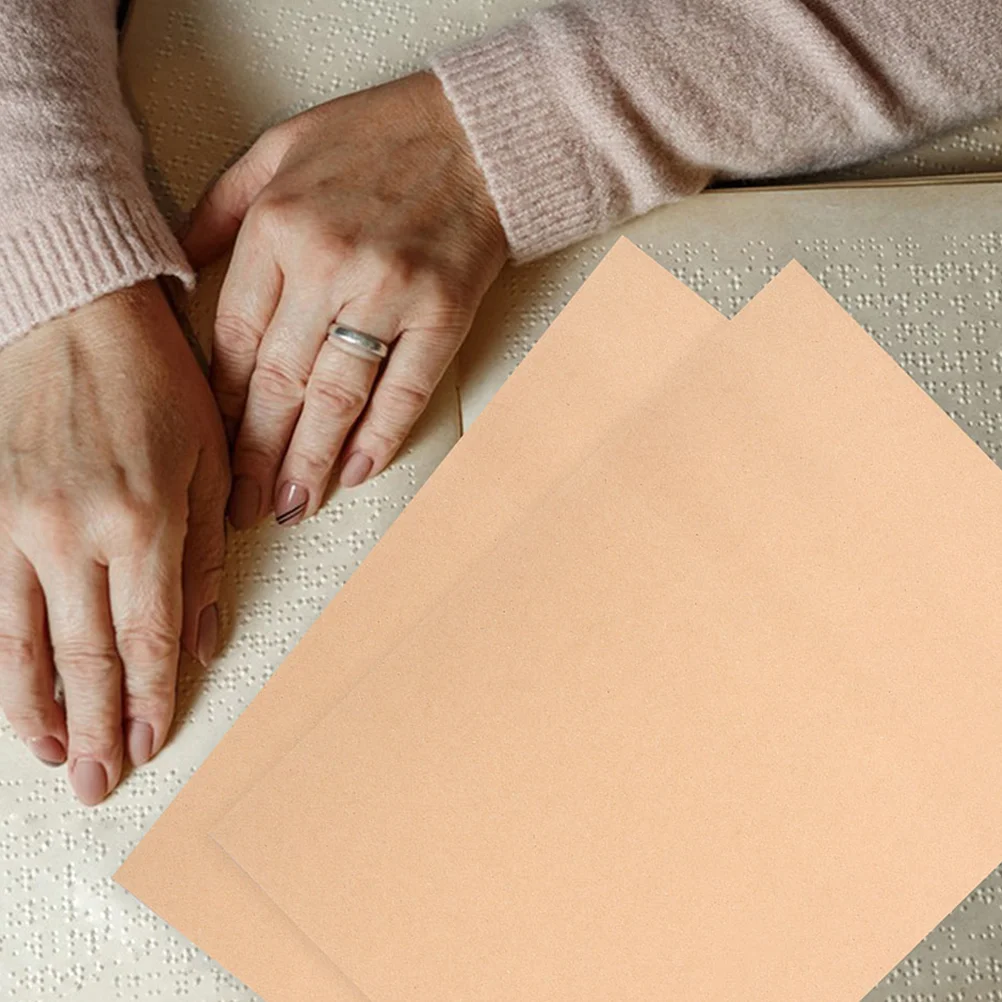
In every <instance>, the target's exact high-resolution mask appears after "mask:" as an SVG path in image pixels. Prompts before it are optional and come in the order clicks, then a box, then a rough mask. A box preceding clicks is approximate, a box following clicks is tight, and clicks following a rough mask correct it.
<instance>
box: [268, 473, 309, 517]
mask: <svg viewBox="0 0 1002 1002" xmlns="http://www.w3.org/2000/svg"><path fill="white" fill-rule="evenodd" d="M309 503H310V494H309V491H307V489H306V488H305V487H300V486H299V484H292V483H289V484H283V485H282V487H281V489H280V490H279V492H278V501H276V502H275V521H276V522H278V524H279V525H295V524H296V523H297V522H301V521H302V519H303V516H304V515H305V514H306V507H307V505H308V504H309Z"/></svg>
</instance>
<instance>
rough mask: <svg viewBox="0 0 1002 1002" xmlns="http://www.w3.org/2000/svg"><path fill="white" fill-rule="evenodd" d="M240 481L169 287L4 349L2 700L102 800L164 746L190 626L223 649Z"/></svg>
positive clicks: (16, 723) (196, 648)
mask: <svg viewBox="0 0 1002 1002" xmlns="http://www.w3.org/2000/svg"><path fill="white" fill-rule="evenodd" d="M228 488H229V478H228V474H227V469H226V443H225V439H224V436H223V429H222V426H221V424H220V421H219V416H218V414H217V413H216V409H215V407H214V404H213V400H212V395H211V393H210V391H209V388H208V385H207V383H206V381H205V379H204V377H203V376H202V373H201V371H200V370H199V367H198V364H197V362H196V361H195V358H194V356H193V354H192V352H191V349H190V348H189V347H188V345H187V343H186V342H185V340H184V337H183V335H182V333H181V331H180V329H179V328H178V326H177V323H176V321H175V320H174V317H173V316H172V314H171V312H170V309H169V307H168V305H167V303H166V301H165V300H164V297H163V295H162V294H161V292H160V290H159V289H158V287H157V286H156V285H155V284H153V283H146V284H144V285H141V286H137V287H136V288H134V289H129V290H126V291H124V292H119V293H115V294H113V295H110V296H106V297H104V298H103V299H100V300H98V301H97V302H95V303H92V304H91V305H89V306H86V307H84V308H82V309H80V310H77V311H76V312H74V313H72V314H71V315H69V316H67V317H64V318H62V319H59V320H55V321H53V322H51V323H48V324H46V325H44V326H42V327H39V328H36V329H35V330H34V331H32V332H31V333H30V334H28V335H27V336H26V337H25V338H23V339H22V340H21V341H19V342H16V343H15V344H13V345H11V346H10V347H8V348H5V349H4V350H3V351H2V352H0V581H2V582H3V586H2V589H0V704H2V706H3V709H4V711H5V713H6V715H7V718H8V720H9V721H10V723H11V725H12V726H13V727H14V729H15V731H16V732H17V733H18V735H19V736H20V737H22V738H23V739H24V740H25V741H26V742H27V743H28V744H29V746H30V747H31V748H32V750H33V751H34V752H35V754H36V755H37V756H38V757H39V758H41V759H42V760H43V761H45V762H48V763H50V764H53V765H58V764H60V763H61V762H63V761H68V764H69V776H70V781H71V783H72V785H73V788H74V790H75V791H76V793H77V795H78V796H79V797H80V799H81V800H83V801H84V802H85V803H88V804H95V803H97V802H98V801H100V800H102V799H103V798H104V797H105V796H106V795H107V794H108V793H109V792H110V791H111V790H112V789H113V788H114V787H115V785H116V784H117V783H118V780H119V778H120V775H121V770H122V759H123V751H124V749H125V748H127V750H128V753H129V756H130V758H131V760H132V762H133V763H134V764H137V765H139V764H142V763H143V762H146V761H147V760H148V759H149V758H151V757H152V756H153V755H154V754H156V752H157V751H158V750H159V748H160V747H161V745H162V744H163V742H164V740H165V738H166V737H167V732H168V729H169V728H170V723H171V718H172V716H173V713H174V689H175V679H176V674H177V663H178V650H179V640H180V639H181V638H183V641H184V645H185V647H186V648H187V649H188V650H189V651H191V652H192V653H193V654H194V655H195V656H196V657H198V658H199V659H200V660H201V661H203V662H204V661H206V660H207V659H208V657H209V656H210V655H211V654H212V652H213V649H214V647H215V643H216V630H217V614H216V609H215V601H216V595H217V590H218V585H219V572H220V568H221V566H222V561H223V546H224V530H223V515H224V508H225V504H226V495H227V492H228ZM54 672H58V673H59V676H60V677H61V679H62V682H63V689H64V695H65V712H64V710H63V707H62V706H61V705H60V704H59V703H58V702H57V701H56V698H55V695H54Z"/></svg>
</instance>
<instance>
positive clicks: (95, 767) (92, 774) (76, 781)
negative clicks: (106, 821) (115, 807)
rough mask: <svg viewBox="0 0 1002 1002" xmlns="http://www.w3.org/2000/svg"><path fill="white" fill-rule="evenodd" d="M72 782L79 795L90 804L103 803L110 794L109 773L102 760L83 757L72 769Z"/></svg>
mask: <svg viewBox="0 0 1002 1002" xmlns="http://www.w3.org/2000/svg"><path fill="white" fill-rule="evenodd" d="M70 782H71V783H72V784H73V789H74V790H75V791H76V794H77V796H78V797H79V798H80V799H81V800H82V801H83V802H84V803H85V804H87V805H88V806H91V807H92V806H93V805H94V804H99V803H101V801H102V800H104V798H105V797H106V796H107V795H108V774H107V773H106V772H105V771H104V766H103V765H101V763H100V762H95V761H94V760H93V759H91V758H81V759H78V760H77V763H76V765H74V766H73V768H72V769H71V770H70Z"/></svg>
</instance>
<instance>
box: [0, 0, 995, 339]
mask: <svg viewBox="0 0 1002 1002" xmlns="http://www.w3.org/2000/svg"><path fill="white" fill-rule="evenodd" d="M163 2H164V3H169V2H171V0H163ZM114 7H115V0H0V136H2V139H3V141H2V144H0V345H2V344H4V343H7V342H9V341H11V340H13V339H14V338H16V337H18V336H19V335H21V334H23V333H25V332H26V331H28V330H29V329H30V328H31V327H33V326H34V325H36V324H38V323H41V322H43V321H45V320H47V319H49V318H51V317H53V316H56V315H58V314H60V313H64V312H65V311H67V310H69V309H72V308H73V307H75V306H78V305H80V304H83V303H86V302H88V301H90V300H92V299H94V298H96V297H97V296H99V295H102V294H104V293H106V292H110V291H113V290H115V289H119V288H123V287H125V286H128V285H132V284H135V283H136V282H138V281H141V280H142V279H145V278H150V277H153V276H156V275H162V274H169V275H175V276H178V277H180V278H181V279H183V280H184V281H186V282H190V281H191V280H192V274H191V269H190V268H189V266H188V263H187V262H186V261H185V258H184V255H183V254H182V252H181V249H180V247H179V246H178V244H177V242H176V240H175V239H174V237H173V236H172V235H171V233H170V230H169V228H168V227H167V225H166V223H165V222H164V220H163V219H162V218H161V216H160V215H159V213H158V212H157V210H156V207H155V206H154V204H153V200H152V198H151V197H150V194H149V192H148V190H147V188H146V185H145V183H144V181H143V175H142V168H141V149H140V140H139V136H138V133H137V131H136V129H135V127H134V126H133V124H132V122H131V121H130V119H129V116H128V113H127V112H126V110H125V108H124V106H123V103H122V100H121V96H120V93H119V87H118V82H117V78H116V37H115V27H114ZM433 68H434V70H435V72H436V73H437V74H438V75H439V78H440V79H441V80H442V82H443V84H444V86H445V89H446V92H447V94H448V95H449V98H450V99H451V101H452V103H453V105H454V107H455V109H456V112H457V114H458V116H459V119H460V121H461V122H462V124H463V126H464V128H465V129H466V131H467V133H468V135H469V137H470V140H471V142H472V145H473V148H474V150H475V151H476V155H477V158H478V160H479V163H480V165H481V167H482V169H483V171H484V174H485V176H486V178H487V181H488V185H489V187H490V191H491V193H492V195H493V197H494V199H495V201H496V203H497V206H498V210H499V212H500V215H501V220H502V222H503V224H504V227H505V230H506V232H507V236H508V241H509V244H510V247H511V250H512V254H513V255H514V257H515V258H516V259H527V258H531V257H535V256H538V255H541V254H545V253H547V252H548V251H552V250H555V249H557V248H559V247H563V246H566V245H567V244H570V243H573V242H574V241H576V240H579V239H581V238H583V237H586V236H588V235H590V234H593V233H596V232H598V231H601V230H602V229H604V228H606V227H608V226H609V225H611V224H612V223H614V222H616V221H618V220H621V219H624V218H627V217H629V216H633V215H637V214H640V213H643V212H646V211H647V210H648V209H651V208H653V207H654V206H656V205H659V204H662V203H664V202H669V201H672V200H675V199H679V198H681V197H683V196H685V195H689V194H692V193H694V192H697V191H699V190H700V189H701V188H703V187H704V186H705V185H706V184H707V183H708V182H709V181H710V180H711V179H713V178H715V177H728V178H737V177H756V176H765V175H779V174H783V173H790V172H803V171H808V170H811V169H815V168H825V167H833V166H835V165H838V164H844V163H847V162H850V161H854V160H863V159H867V158H870V157H873V156H875V155H878V154H880V153H883V152H885V151H888V150H891V149H894V148H899V147H902V146H906V145H909V144H912V143H915V142H917V141H919V140H920V139H922V138H923V137H925V136H927V135H929V134H932V133H935V132H939V131H942V130H944V129H946V128H949V127H952V126H955V125H958V124H961V123H964V122H968V121H972V120H976V119H978V118H983V117H987V116H988V115H990V114H992V113H994V112H996V111H998V110H999V109H1002V13H1000V12H999V10H998V7H997V0H591V2H579V3H564V4H561V5H558V6H556V7H553V8H550V9H548V10H543V11H540V12H539V13H536V14H534V15H532V16H530V17H528V18H527V19H525V20H524V21H522V22H521V23H519V24H517V25H515V26H514V27H511V28H508V29H506V30H503V31H501V32H500V33H498V34H496V35H494V36H493V37H489V38H487V39H484V40H482V41H479V42H476V43H474V44H472V45H469V46H467V47H465V48H463V49H460V50H458V51H453V52H446V53H445V54H443V55H440V56H439V57H438V58H437V59H435V60H434V62H433Z"/></svg>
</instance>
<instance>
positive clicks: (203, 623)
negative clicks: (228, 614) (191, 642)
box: [195, 603, 219, 667]
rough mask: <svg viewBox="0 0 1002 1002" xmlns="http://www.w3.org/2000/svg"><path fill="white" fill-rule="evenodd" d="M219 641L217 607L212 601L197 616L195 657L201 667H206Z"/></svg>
mask: <svg viewBox="0 0 1002 1002" xmlns="http://www.w3.org/2000/svg"><path fill="white" fill-rule="evenodd" d="M218 642H219V607H218V606H217V605H216V604H215V603H213V604H212V605H209V606H206V607H205V608H204V609H203V610H202V614H201V615H200V616H199V617H198V640H197V649H196V651H195V657H197V658H198V660H199V661H200V662H201V664H202V666H203V667H208V664H209V662H210V661H211V660H212V656H213V655H214V654H215V653H216V645H217V643H218Z"/></svg>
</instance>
